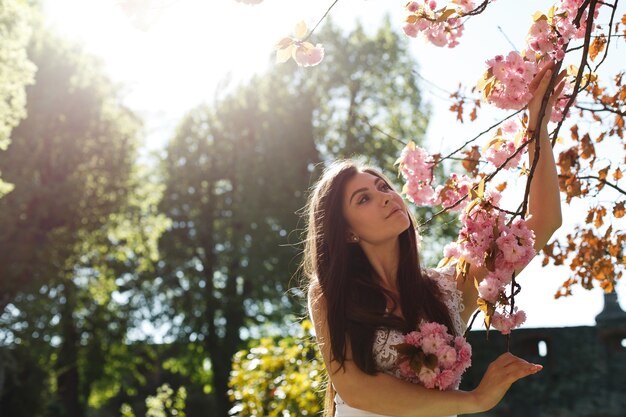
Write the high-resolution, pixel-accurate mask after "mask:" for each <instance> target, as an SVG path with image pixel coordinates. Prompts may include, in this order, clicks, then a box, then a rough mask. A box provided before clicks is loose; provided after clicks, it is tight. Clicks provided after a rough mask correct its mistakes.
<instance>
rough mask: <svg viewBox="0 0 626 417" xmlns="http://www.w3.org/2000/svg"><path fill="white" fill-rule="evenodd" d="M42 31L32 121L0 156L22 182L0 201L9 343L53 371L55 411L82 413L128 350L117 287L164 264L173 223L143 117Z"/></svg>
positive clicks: (36, 41)
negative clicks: (143, 162)
mask: <svg viewBox="0 0 626 417" xmlns="http://www.w3.org/2000/svg"><path fill="white" fill-rule="evenodd" d="M36 27H37V29H36V30H35V32H34V35H33V38H32V39H31V44H30V46H29V56H30V58H31V59H32V60H33V61H34V62H35V63H36V65H37V67H38V72H37V77H36V82H35V85H33V86H32V87H29V88H28V89H27V94H28V96H27V103H28V104H27V111H28V117H27V118H26V119H25V120H23V121H22V122H21V123H20V124H19V125H18V126H17V127H16V128H15V129H14V131H13V138H14V140H13V141H12V143H11V145H10V146H9V147H8V149H7V151H6V152H4V153H0V166H2V169H3V173H4V174H5V175H6V178H7V180H8V181H11V182H12V183H13V184H15V189H14V191H13V192H12V193H10V194H9V195H7V196H6V197H4V198H3V199H1V200H0V230H2V233H1V234H0V247H1V248H2V250H1V251H0V252H1V253H0V288H1V289H2V293H3V294H4V295H5V298H4V299H5V302H4V303H3V304H2V305H1V306H0V312H1V313H2V315H1V316H0V318H1V320H2V322H3V325H4V326H3V327H4V328H5V331H4V332H3V333H2V337H3V340H2V342H3V343H2V344H3V345H5V349H6V351H7V352H10V351H11V350H12V349H15V347H16V346H17V345H20V346H23V347H26V348H27V349H28V350H29V352H31V354H32V355H33V357H34V358H36V362H37V363H38V365H39V367H40V368H41V369H43V370H44V371H45V372H46V373H48V374H49V376H50V379H51V380H52V381H53V382H52V383H51V384H50V386H49V387H47V389H48V397H50V398H49V399H50V401H49V403H50V407H51V408H49V410H48V412H47V414H48V415H57V414H58V415H63V416H68V417H82V416H84V415H85V409H86V407H87V405H88V404H89V402H90V401H96V402H97V398H90V397H91V393H92V390H93V388H94V386H98V383H99V381H101V380H102V379H103V378H104V379H106V377H107V372H108V373H109V374H110V373H111V372H112V371H111V370H110V369H109V368H110V367H109V368H107V366H106V364H107V363H110V362H111V361H112V360H114V359H115V358H118V360H120V361H121V360H122V359H120V357H122V358H123V360H126V359H128V356H130V355H131V353H129V352H128V350H127V349H124V342H125V340H126V334H127V330H128V328H129V326H130V324H129V323H130V319H131V316H130V315H129V313H130V312H132V307H133V304H132V303H131V302H130V301H129V300H125V301H119V300H116V299H114V297H113V294H114V292H116V291H117V293H118V295H119V296H120V298H122V299H123V298H124V295H123V291H124V288H125V287H129V286H130V283H129V282H130V281H132V280H133V279H135V278H137V277H138V276H139V275H140V274H141V273H142V272H145V271H146V270H148V269H149V268H150V265H151V264H152V263H153V262H155V261H156V259H157V255H156V249H157V246H156V238H157V237H158V235H159V234H160V232H161V230H162V229H163V228H164V227H165V226H166V224H165V220H164V217H163V216H162V215H161V216H159V215H158V214H157V213H156V204H157V202H158V198H159V193H158V189H156V190H155V189H154V186H150V185H149V184H146V179H147V176H146V175H144V174H143V173H142V172H141V171H140V170H139V168H134V166H135V160H136V149H137V146H138V138H139V134H140V127H141V124H140V122H139V120H138V119H137V118H136V117H135V116H134V115H133V114H132V113H131V112H130V111H129V110H128V109H126V108H125V107H124V106H123V105H122V104H121V98H120V96H119V94H118V92H117V87H116V86H115V85H114V84H113V83H111V81H110V80H108V79H107V77H106V76H105V75H104V71H103V70H102V68H101V65H100V64H99V63H98V62H97V61H95V60H94V59H93V58H91V57H89V56H87V55H85V54H84V53H83V52H82V51H81V50H80V49H79V48H77V47H75V46H72V45H70V44H68V43H67V42H65V41H64V40H62V39H60V38H59V37H57V36H55V35H54V34H52V33H49V32H47V31H44V30H43V29H41V28H42V26H41V25H37V26H36ZM155 199H156V200H155ZM129 363H131V364H132V363H133V361H132V360H130V361H129ZM118 374H120V373H119V372H118ZM109 376H110V375H109ZM109 388H110V387H109ZM102 391H103V390H102V389H100V390H99V391H98V392H100V393H101V392H102ZM6 395H8V393H6V392H2V397H3V398H4V397H5V396H6ZM41 406H43V404H42V405H41ZM3 411H4V409H3ZM13 411H15V410H13ZM13 411H8V412H9V414H11V415H12V416H18V415H19V414H17V413H16V412H13Z"/></svg>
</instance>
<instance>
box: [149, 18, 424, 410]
mask: <svg viewBox="0 0 626 417" xmlns="http://www.w3.org/2000/svg"><path fill="white" fill-rule="evenodd" d="M400 39H401V38H400V37H399V36H397V35H396V34H394V33H393V32H392V31H391V29H390V27H389V23H388V22H387V23H385V25H384V26H383V28H382V29H380V30H379V31H378V32H377V33H376V34H374V35H367V34H366V33H365V32H364V30H363V28H362V27H360V26H358V27H357V28H356V29H355V31H354V32H353V33H352V34H350V35H345V34H343V33H342V32H341V31H340V30H339V29H337V28H336V27H334V26H332V25H328V26H327V27H326V28H325V29H324V31H323V40H324V42H325V45H327V47H328V48H329V49H330V48H335V49H337V50H341V51H349V52H346V53H345V55H344V56H341V55H340V54H331V55H334V56H337V59H336V60H328V61H325V62H324V63H323V65H320V66H319V67H315V68H312V69H308V70H307V71H306V72H305V71H302V70H301V69H299V68H297V67H295V66H279V67H275V68H273V69H272V70H271V71H270V72H269V73H267V74H265V75H262V76H257V77H255V78H254V79H253V80H252V81H251V82H250V83H249V84H247V85H244V86H240V87H238V88H235V89H234V90H233V91H232V92H231V93H230V94H228V95H226V96H225V97H224V98H222V99H220V100H218V101H216V102H215V103H214V104H213V105H212V106H202V107H199V108H197V109H194V110H193V111H191V112H190V113H189V114H188V115H187V116H186V117H185V119H184V120H183V121H182V122H181V123H180V125H179V127H178V130H177V132H176V135H175V137H174V138H173V139H172V140H171V141H170V143H169V144H168V146H167V150H166V154H167V156H166V158H165V159H164V162H163V172H164V176H165V179H166V180H165V182H166V187H167V188H166V192H165V195H164V198H163V203H162V205H161V207H162V210H163V212H164V213H166V214H167V216H168V217H169V218H171V219H172V227H171V229H170V230H168V232H167V233H166V234H165V235H164V236H163V238H162V244H161V252H162V254H163V262H162V263H161V265H162V269H161V279H162V282H161V283H160V287H161V289H160V290H159V291H158V293H160V294H161V300H160V301H159V305H162V306H164V308H163V314H164V316H167V317H169V320H171V322H173V323H174V326H173V328H172V331H171V336H172V337H173V338H174V339H176V340H178V341H179V342H181V341H184V340H188V341H191V342H194V343H196V344H199V345H201V346H202V347H203V349H204V353H205V354H206V356H207V357H209V358H210V361H211V373H212V389H213V400H214V402H215V407H214V409H215V410H216V413H215V415H218V416H225V415H227V413H228V410H229V408H230V407H231V404H230V402H229V400H228V398H227V396H226V392H227V381H228V374H229V372H230V367H231V360H232V356H233V354H234V353H235V352H236V351H237V350H238V349H239V348H241V347H242V345H241V341H242V337H244V338H245V337H246V336H248V335H253V336H255V335H256V334H258V332H257V333H254V331H255V329H257V330H258V329H259V327H261V326H263V325H264V324H266V323H272V324H273V325H274V326H280V324H286V323H287V322H288V321H287V320H285V319H284V315H285V314H287V313H292V314H293V313H295V314H301V313H302V306H301V303H302V299H297V300H296V302H295V303H294V299H290V298H289V297H287V295H286V294H287V291H288V289H289V288H290V287H291V288H293V287H297V283H298V282H297V276H295V275H294V272H295V266H297V265H298V261H299V254H298V253H297V252H296V251H294V250H291V249H289V248H285V247H281V245H285V244H288V243H292V244H293V242H294V241H295V240H296V239H297V237H295V235H296V234H297V233H299V231H298V220H299V219H298V215H297V214H296V212H297V211H298V210H299V209H300V208H302V207H303V206H304V204H305V197H306V189H307V188H308V186H309V185H310V184H312V182H313V180H314V179H315V178H316V176H317V175H318V171H317V170H316V168H318V167H319V166H318V165H315V163H316V162H317V161H318V160H329V159H334V158H337V157H346V156H354V155H355V154H359V155H365V156H366V157H369V158H370V162H371V163H372V164H374V165H378V166H380V167H382V168H383V169H385V170H386V171H387V172H388V173H389V170H393V169H394V167H393V163H394V161H395V159H396V158H397V155H398V154H399V151H400V149H402V147H403V144H402V142H400V141H389V140H387V139H386V138H382V137H381V136H380V133H379V132H378V131H376V130H375V129H373V128H372V125H373V124H376V125H377V126H378V127H380V128H381V129H385V130H386V131H388V132H389V133H390V134H393V135H397V136H398V137H399V138H403V139H406V140H408V139H407V138H409V139H413V140H417V141H419V138H421V136H422V134H423V132H424V129H425V125H426V120H427V119H426V116H425V115H424V111H423V108H422V107H423V106H422V105H421V103H420V97H419V93H418V91H419V90H418V86H417V85H416V82H415V78H414V77H413V72H412V70H413V69H414V68H415V65H416V64H415V62H414V61H413V60H411V59H410V58H409V57H408V53H407V52H406V50H405V49H404V47H403V43H402V42H403V41H401V40H400ZM383 61H384V62H385V63H384V64H381V62H383ZM346 103H348V104H349V105H348V107H345V105H346ZM342 106H344V107H342ZM342 108H343V109H344V110H342ZM408 114H410V118H409V120H407V117H408V116H407V115H408ZM291 231H295V233H294V234H293V235H292V238H291V239H287V237H288V235H289V233H290V232H291ZM292 246H293V245H292ZM293 277H296V278H293ZM300 295H301V294H300Z"/></svg>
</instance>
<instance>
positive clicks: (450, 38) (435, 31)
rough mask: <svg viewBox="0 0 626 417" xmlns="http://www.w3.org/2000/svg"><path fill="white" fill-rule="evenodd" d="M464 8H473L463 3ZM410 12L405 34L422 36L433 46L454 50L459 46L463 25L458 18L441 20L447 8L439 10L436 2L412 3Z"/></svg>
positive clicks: (469, 3)
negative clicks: (419, 34)
mask: <svg viewBox="0 0 626 417" xmlns="http://www.w3.org/2000/svg"><path fill="white" fill-rule="evenodd" d="M462 3H463V4H462V8H465V7H470V6H472V7H473V4H471V2H468V1H462ZM406 9H407V11H408V12H409V16H408V17H407V24H406V25H405V26H404V27H403V30H404V33H405V34H406V35H407V36H410V37H413V38H414V37H417V35H418V33H422V35H423V36H424V37H425V38H426V39H427V40H428V41H429V42H430V43H432V44H433V45H435V46H440V47H444V46H447V47H449V48H453V47H455V46H456V45H458V43H459V42H458V38H459V37H461V35H462V34H463V23H462V22H461V21H460V20H459V18H458V15H457V17H454V16H450V17H448V18H447V19H444V20H440V19H439V17H440V16H441V13H442V12H443V10H444V9H445V8H442V9H440V10H436V9H437V2H436V1H434V0H423V1H422V2H415V1H411V2H409V3H408V4H407V5H406Z"/></svg>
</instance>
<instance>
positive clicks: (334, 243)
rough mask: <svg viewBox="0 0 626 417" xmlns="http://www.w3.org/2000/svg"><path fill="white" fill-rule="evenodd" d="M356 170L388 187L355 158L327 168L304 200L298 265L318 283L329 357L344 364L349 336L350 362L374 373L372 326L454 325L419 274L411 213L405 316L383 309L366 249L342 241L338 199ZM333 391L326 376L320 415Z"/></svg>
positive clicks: (402, 270)
mask: <svg viewBox="0 0 626 417" xmlns="http://www.w3.org/2000/svg"><path fill="white" fill-rule="evenodd" d="M359 172H367V173H369V174H372V175H375V176H377V177H379V178H381V179H382V180H383V181H385V182H386V183H387V184H388V185H389V186H390V187H392V184H391V182H390V181H389V180H388V179H387V178H386V177H385V176H384V175H383V174H382V173H381V172H379V171H377V170H376V169H373V168H371V167H368V166H365V165H363V164H361V163H359V162H357V161H352V160H340V161H336V162H334V163H333V164H331V165H330V166H329V167H327V168H326V169H325V170H324V172H323V174H322V176H321V177H320V179H319V180H318V181H317V183H316V184H315V186H314V187H313V190H312V192H311V194H310V195H309V199H308V204H307V210H306V213H305V215H306V216H307V226H306V234H307V235H306V240H305V248H304V259H303V270H304V274H305V276H306V277H307V278H308V280H309V284H308V285H309V286H310V285H316V284H317V283H319V286H320V287H321V296H322V297H324V298H325V301H326V305H327V309H328V310H327V323H328V326H329V333H330V350H331V358H332V360H336V361H337V362H338V363H339V364H340V369H341V368H342V367H343V366H344V363H345V361H346V356H347V352H346V349H347V346H346V340H350V342H351V345H352V346H353V347H355V348H353V349H352V357H353V360H354V363H355V364H356V365H357V366H358V367H359V368H360V369H361V370H363V371H364V372H366V373H368V374H375V373H376V364H375V362H374V357H373V355H372V347H373V343H374V335H375V331H376V329H378V328H380V327H386V328H392V329H398V330H400V331H402V332H409V331H412V330H415V329H416V328H417V325H418V323H419V321H420V320H421V319H424V320H428V321H435V322H438V323H442V324H444V325H446V326H447V327H448V329H449V330H450V331H451V332H453V331H454V327H453V326H452V320H451V319H450V314H449V312H448V309H447V308H446V306H445V304H444V303H443V301H442V300H441V292H440V291H439V287H438V286H437V284H436V283H435V282H434V281H432V280H430V279H428V278H426V277H424V276H423V275H422V273H421V268H420V263H419V256H418V249H417V239H416V230H415V221H414V219H413V218H412V217H411V216H409V217H410V219H411V220H410V226H409V228H408V229H407V230H405V231H404V232H402V233H401V234H400V236H399V240H400V262H399V265H398V275H397V286H398V293H399V298H400V300H399V304H400V307H401V309H402V312H403V315H404V319H402V318H400V317H397V316H392V315H386V314H385V307H386V299H385V294H386V292H387V291H386V290H385V289H384V288H383V287H382V286H381V284H380V281H379V279H378V278H377V276H376V273H375V271H374V269H373V267H372V265H371V264H370V262H369V260H368V258H367V256H366V255H365V252H363V250H362V249H361V247H360V246H359V245H357V244H353V243H349V242H348V241H347V236H348V226H347V223H346V221H345V219H344V216H343V210H342V201H343V198H344V193H345V187H346V183H347V182H348V180H349V179H350V178H352V177H353V176H354V175H356V174H357V173H359ZM388 295H390V294H388ZM390 298H391V299H392V300H394V299H395V298H394V297H390ZM334 394H335V393H334V390H333V387H332V385H331V384H330V381H329V383H328V387H327V395H326V405H325V413H324V414H325V415H330V416H332V415H333V414H334V402H333V397H334Z"/></svg>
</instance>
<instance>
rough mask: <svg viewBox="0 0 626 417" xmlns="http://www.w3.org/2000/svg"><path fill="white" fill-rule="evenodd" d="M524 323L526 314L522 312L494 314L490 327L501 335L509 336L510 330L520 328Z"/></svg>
mask: <svg viewBox="0 0 626 417" xmlns="http://www.w3.org/2000/svg"><path fill="white" fill-rule="evenodd" d="M525 321H526V313H524V312H523V311H521V310H520V311H515V312H514V313H513V314H510V313H508V312H505V313H504V314H501V313H499V312H497V311H496V312H495V313H494V315H493V317H492V318H491V325H492V326H493V327H494V328H495V329H497V330H499V331H500V332H501V333H502V334H509V333H511V330H513V329H514V328H516V327H519V326H521V325H522V324H524V322H525Z"/></svg>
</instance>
